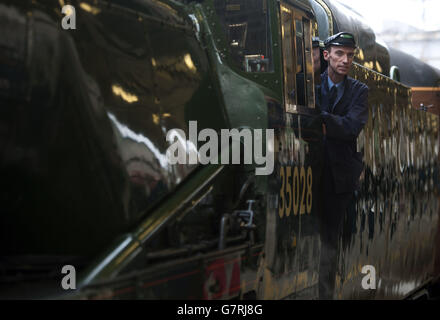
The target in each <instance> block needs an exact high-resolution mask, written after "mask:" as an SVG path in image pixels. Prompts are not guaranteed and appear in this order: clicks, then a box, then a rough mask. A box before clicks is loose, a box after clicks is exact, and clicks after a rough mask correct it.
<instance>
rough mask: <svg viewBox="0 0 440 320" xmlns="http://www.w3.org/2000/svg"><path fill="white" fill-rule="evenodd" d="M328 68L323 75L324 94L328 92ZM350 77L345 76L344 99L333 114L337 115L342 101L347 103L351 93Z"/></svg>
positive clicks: (339, 102)
mask: <svg viewBox="0 0 440 320" xmlns="http://www.w3.org/2000/svg"><path fill="white" fill-rule="evenodd" d="M327 79H328V68H327V69H326V70H325V71H324V72H323V73H322V74H321V87H324V91H322V93H324V92H328V90H329V89H328V81H327ZM349 79H350V77H348V76H345V79H344V94H343V95H342V98H341V99H340V100H339V101H338V103H337V104H336V106H335V107H334V109H333V112H334V113H336V111H338V108H339V107H340V104H341V102H342V101H345V100H346V98H347V96H348V93H349V92H350V89H351V81H349Z"/></svg>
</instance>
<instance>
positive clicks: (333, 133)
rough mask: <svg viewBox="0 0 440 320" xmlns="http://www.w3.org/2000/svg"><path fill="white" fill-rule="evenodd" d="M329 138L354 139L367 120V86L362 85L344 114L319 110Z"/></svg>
mask: <svg viewBox="0 0 440 320" xmlns="http://www.w3.org/2000/svg"><path fill="white" fill-rule="evenodd" d="M321 114H322V116H323V120H324V123H325V127H326V134H327V136H328V137H329V138H334V139H340V140H348V141H353V140H356V139H357V137H358V135H359V133H360V132H361V130H362V128H363V127H364V126H365V124H366V123H367V120H368V87H366V86H365V87H363V88H362V92H361V93H360V94H359V96H358V97H357V99H356V101H355V103H354V104H353V105H352V107H351V108H350V110H349V111H348V113H347V114H346V115H345V116H338V115H335V114H331V113H328V112H326V111H322V112H321Z"/></svg>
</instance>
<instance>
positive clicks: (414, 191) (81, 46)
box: [0, 0, 440, 299]
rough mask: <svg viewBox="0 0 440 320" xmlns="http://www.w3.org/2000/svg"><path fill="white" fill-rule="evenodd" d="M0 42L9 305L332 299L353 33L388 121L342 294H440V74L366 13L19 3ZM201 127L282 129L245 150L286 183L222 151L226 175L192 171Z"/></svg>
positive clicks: (347, 231)
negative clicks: (329, 192)
mask: <svg viewBox="0 0 440 320" xmlns="http://www.w3.org/2000/svg"><path fill="white" fill-rule="evenodd" d="M63 8H67V9H63ZM65 19H67V20H65ZM63 20H64V22H66V23H64V24H63ZM63 25H67V28H64V27H63ZM0 30H1V34H2V37H0V113H1V117H0V146H1V147H0V159H1V161H0V176H1V179H0V186H1V187H0V199H1V200H2V201H1V203H0V238H1V239H0V297H1V298H3V299H15V298H24V299H35V298H37V299H38V298H55V299H63V298H65V299H83V298H87V299H134V298H136V299H233V298H240V299H315V298H317V297H318V294H319V292H318V281H319V275H320V274H319V258H320V250H321V240H320V232H319V227H318V226H319V223H320V219H319V216H320V215H321V214H323V212H322V211H323V210H324V209H323V207H322V203H321V201H320V199H321V192H322V191H321V188H320V186H321V184H322V179H321V173H322V168H323V160H322V159H323V156H322V154H323V148H322V138H323V133H322V126H321V122H320V121H319V119H320V117H319V110H318V109H317V108H316V106H315V93H314V90H315V86H314V85H315V84H314V76H313V59H312V37H313V36H316V37H319V38H320V39H321V40H324V39H325V38H327V37H328V36H329V35H332V34H335V33H337V32H339V31H348V32H351V33H353V34H354V35H355V37H356V40H357V43H358V46H359V49H358V50H357V52H356V57H355V63H354V67H353V70H352V74H351V76H352V77H354V78H356V79H358V80H360V81H362V82H364V83H365V84H367V85H368V87H369V89H370V91H369V108H370V115H369V120H368V123H367V125H366V126H365V128H364V130H363V131H362V132H361V134H360V136H359V138H358V151H360V152H362V153H363V155H364V159H363V161H364V166H365V170H364V172H363V174H362V176H361V179H360V190H359V192H357V193H356V198H355V201H353V203H352V204H351V205H350V208H349V210H348V213H347V215H346V217H345V222H344V232H343V234H341V235H340V245H339V251H338V255H339V259H338V261H339V262H338V275H337V279H336V280H337V281H336V287H335V292H334V294H333V297H334V298H335V299H401V298H414V297H421V296H429V295H430V294H432V293H433V290H432V288H433V285H434V284H436V283H437V282H438V277H439V276H440V239H439V230H440V229H439V226H440V225H439V223H440V221H439V177H438V174H439V173H438V169H439V168H438V157H439V140H438V137H439V120H438V114H435V113H436V112H437V111H436V109H435V107H437V106H438V103H439V101H440V98H439V95H438V92H439V91H438V84H439V79H440V71H439V70H437V69H435V68H432V67H430V66H429V65H426V64H424V63H423V62H421V61H419V60H417V59H415V58H413V57H410V56H408V55H406V54H404V53H402V52H399V51H397V50H393V49H391V48H388V47H387V46H386V44H384V43H382V42H381V41H380V40H378V39H377V38H376V36H375V34H374V32H373V31H372V30H371V28H369V27H368V26H367V25H366V24H365V23H364V22H363V20H362V17H361V16H359V15H358V14H357V13H355V12H353V11H351V10H350V9H348V8H347V7H345V6H343V5H341V4H340V3H338V2H336V1H330V0H281V1H275V0H228V1H225V0H200V1H173V0H112V1H110V0H109V1H104V0H78V1H76V0H71V1H70V0H59V1H58V0H32V1H31V0H20V1H16V0H14V1H12V0H1V1H0ZM412 87H417V88H418V89H417V90H418V91H417V90H412ZM292 92H294V93H295V94H292ZM420 92H422V94H420ZM426 93H432V94H426ZM421 104H422V105H423V106H424V108H420V105H421ZM429 105H433V106H434V108H429V109H428V108H427V106H429ZM191 123H196V124H197V130H199V132H201V131H202V130H208V129H209V130H211V131H209V132H212V131H214V132H216V133H220V132H222V130H225V129H228V130H230V131H229V133H231V132H232V129H237V131H239V130H242V131H243V130H248V131H249V132H251V134H252V137H254V138H255V136H256V131H257V130H259V129H261V130H266V135H267V132H269V131H267V130H269V129H270V130H272V131H271V132H273V133H274V136H273V140H270V139H269V140H268V139H264V136H262V138H261V139H260V140H256V139H249V140H248V141H247V140H246V137H240V139H239V141H240V142H239V143H238V146H239V148H238V150H241V151H243V150H244V149H245V148H246V147H248V148H249V147H253V150H254V151H255V149H256V148H257V147H258V146H257V145H258V143H257V141H260V142H261V145H260V146H259V148H261V150H265V151H266V156H267V155H268V153H271V154H273V157H274V163H273V168H272V170H271V172H269V173H268V174H261V175H258V174H256V172H257V171H256V170H257V169H259V168H260V169H261V163H256V161H250V162H249V161H247V162H246V161H245V157H246V153H244V152H241V153H240V154H239V155H238V156H237V159H238V161H236V163H234V162H232V163H231V161H229V162H228V161H227V160H228V159H226V161H223V159H220V157H218V158H216V157H215V153H216V151H218V150H215V148H214V149H212V150H211V153H210V156H211V160H212V161H209V162H208V163H200V162H199V161H196V162H191V161H177V162H176V161H171V159H172V158H173V155H174V153H173V152H171V151H170V146H171V145H172V144H175V146H177V147H178V148H179V150H181V151H182V152H183V157H184V159H185V160H188V159H189V158H191V155H193V156H194V155H195V156H196V158H197V155H198V153H199V152H201V146H202V144H201V140H203V139H200V135H199V136H198V139H197V138H196V139H193V138H194V137H192V138H191V136H193V135H194V134H192V133H191V132H190V131H191V130H190V124H191ZM242 131H240V132H242ZM206 132H208V131H206ZM170 137H171V138H172V139H171V140H170ZM266 138H267V136H266ZM203 141H207V139H206V137H205V140H203ZM246 141H247V142H246ZM227 148H228V147H226V149H227ZM251 150H252V149H251ZM223 151H224V150H223V149H222V150H221V152H219V154H221V153H222V152H223ZM230 151H231V155H232V152H233V151H234V150H232V149H231V150H230ZM324 214H325V213H324ZM364 266H373V267H374V268H375V270H376V271H375V277H376V280H375V288H374V289H368V290H366V289H364V288H363V287H362V279H363V277H364V276H365V274H363V273H362V272H363V271H362V270H363V267H364ZM66 277H68V280H69V281H66Z"/></svg>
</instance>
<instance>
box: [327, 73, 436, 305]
mask: <svg viewBox="0 0 440 320" xmlns="http://www.w3.org/2000/svg"><path fill="white" fill-rule="evenodd" d="M353 74H354V75H355V77H356V78H357V79H359V80H360V81H362V82H364V83H366V84H367V85H368V86H369V88H370V91H369V105H370V117H369V120H368V123H367V125H366V127H365V128H364V130H363V132H361V134H360V136H359V138H358V148H359V149H360V150H361V151H362V152H363V153H364V164H365V170H364V174H363V176H362V177H361V190H360V193H359V194H358V196H357V201H355V202H354V203H353V204H352V206H351V208H350V209H349V212H348V213H347V214H348V216H347V217H348V218H349V219H348V220H347V221H346V226H345V228H346V232H344V235H342V236H341V243H342V247H341V248H342V251H341V256H340V264H339V275H338V281H337V292H336V297H339V298H342V299H347V298H354V299H356V298H366V297H369V296H368V293H367V292H366V291H362V290H359V284H360V282H361V279H362V277H363V275H362V274H360V268H361V266H363V265H369V264H370V265H374V266H375V267H376V268H377V270H378V271H377V278H378V280H380V285H379V286H378V288H377V290H375V292H374V293H373V295H374V298H375V299H383V298H385V297H387V298H402V297H403V296H405V295H406V294H408V293H409V292H410V291H411V290H413V289H415V288H416V287H417V286H418V285H420V284H421V283H423V282H424V281H426V280H427V279H428V278H429V276H430V274H431V272H432V270H431V269H430V266H432V263H433V259H434V256H435V253H434V250H435V245H436V242H435V235H436V232H437V230H436V228H437V227H436V226H437V224H438V210H439V202H438V198H437V197H436V196H435V194H436V190H437V186H438V163H437V161H436V160H435V159H438V156H439V154H438V121H439V120H438V117H435V116H433V115H430V114H427V113H424V112H420V111H416V110H414V109H413V108H412V107H411V105H410V98H411V95H410V90H409V88H406V87H403V86H399V85H397V84H396V83H395V82H393V81H392V80H390V79H389V78H386V77H383V76H381V75H379V74H374V73H373V74H368V73H367V72H366V70H365V69H363V68H361V67H358V66H355V67H354V72H353ZM384 245H385V246H384ZM421 261H422V262H421ZM430 261H431V262H430ZM371 294H372V293H370V295H371Z"/></svg>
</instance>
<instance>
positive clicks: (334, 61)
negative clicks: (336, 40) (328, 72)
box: [324, 46, 354, 76]
mask: <svg viewBox="0 0 440 320" xmlns="http://www.w3.org/2000/svg"><path fill="white" fill-rule="evenodd" d="M353 58H354V49H353V48H350V47H338V46H332V47H330V48H329V50H324V59H325V60H326V61H328V65H329V68H331V69H333V72H335V73H336V74H339V75H341V76H345V75H347V74H348V72H349V71H350V67H351V65H352V63H353Z"/></svg>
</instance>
